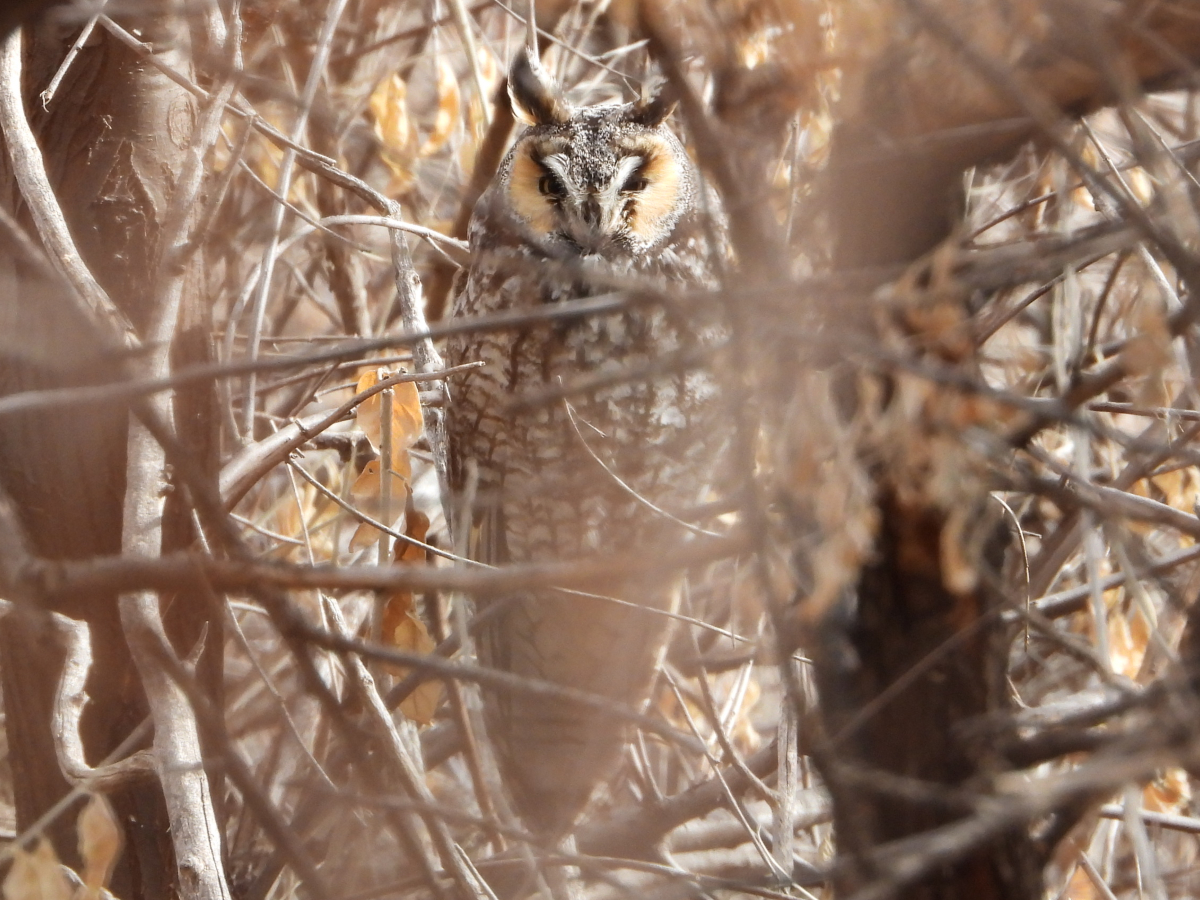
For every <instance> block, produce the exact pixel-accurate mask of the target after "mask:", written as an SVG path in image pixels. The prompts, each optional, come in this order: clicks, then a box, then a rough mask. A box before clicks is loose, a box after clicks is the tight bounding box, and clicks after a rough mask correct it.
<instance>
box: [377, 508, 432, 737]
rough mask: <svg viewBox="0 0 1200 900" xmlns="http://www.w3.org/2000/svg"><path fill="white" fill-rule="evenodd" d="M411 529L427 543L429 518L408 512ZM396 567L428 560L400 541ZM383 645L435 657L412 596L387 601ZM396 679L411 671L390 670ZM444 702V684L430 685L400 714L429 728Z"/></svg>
mask: <svg viewBox="0 0 1200 900" xmlns="http://www.w3.org/2000/svg"><path fill="white" fill-rule="evenodd" d="M407 522H408V527H407V528H406V529H405V532H404V533H405V534H407V535H408V536H409V537H410V538H412V539H413V540H417V541H421V542H424V541H425V536H426V535H427V534H428V533H429V517H428V516H426V515H425V514H424V513H422V512H418V511H416V510H409V511H408V514H407ZM395 559H396V564H397V565H405V564H407V565H421V564H424V563H425V561H426V559H427V554H426V551H425V550H424V549H423V548H421V547H417V546H414V545H413V544H410V543H408V542H407V541H397V542H396V550H395ZM381 630H382V632H383V635H382V636H383V642H384V643H385V644H387V645H388V646H391V647H395V648H396V649H397V650H407V651H409V652H411V653H432V652H433V650H434V648H435V647H436V646H437V645H436V644H435V643H434V641H433V638H432V637H430V635H429V629H428V628H426V627H425V623H424V622H422V621H421V618H420V616H418V615H417V611H416V609H415V604H414V603H413V595H412V593H411V592H409V591H400V592H398V593H395V594H392V596H390V597H389V598H388V601H387V604H386V605H385V606H384V609H383V627H382V629H381ZM388 671H390V672H391V673H392V674H393V675H394V676H395V677H396V678H398V679H402V678H404V677H405V676H407V675H408V669H406V668H404V667H402V666H388ZM441 702H442V683H441V682H440V681H427V682H425V683H424V684H422V685H421V686H420V687H418V688H417V689H416V690H415V691H413V692H412V693H411V694H409V695H408V697H406V698H405V699H404V702H403V703H401V704H400V711H401V712H403V713H404V715H406V716H408V718H410V719H412V720H413V721H414V722H416V723H417V724H418V725H428V724H430V723H431V722H432V721H433V715H434V713H436V712H437V708H438V705H439V704H440V703H441Z"/></svg>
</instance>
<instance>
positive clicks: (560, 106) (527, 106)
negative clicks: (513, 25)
mask: <svg viewBox="0 0 1200 900" xmlns="http://www.w3.org/2000/svg"><path fill="white" fill-rule="evenodd" d="M508 100H509V102H510V103H511V104H512V111H513V115H514V116H516V118H517V121H519V122H522V123H523V124H525V125H561V124H563V123H564V122H566V121H567V120H568V119H569V118H570V117H571V109H570V107H569V106H567V102H566V100H564V99H563V95H562V90H561V89H560V88H559V86H558V85H557V84H555V83H554V80H553V79H552V78H550V76H549V75H547V74H546V70H545V69H543V68H542V64H541V62H539V61H538V60H537V59H536V58H534V57H533V56H531V55H530V53H529V51H528V50H522V51H521V52H520V53H518V54H517V57H516V59H514V60H513V63H512V68H511V69H510V70H509V73H508Z"/></svg>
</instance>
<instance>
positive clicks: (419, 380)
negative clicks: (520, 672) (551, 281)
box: [0, 0, 1200, 900]
mask: <svg viewBox="0 0 1200 900" xmlns="http://www.w3.org/2000/svg"><path fill="white" fill-rule="evenodd" d="M110 6H111V8H105V9H101V8H100V7H98V6H97V7H92V6H85V5H82V4H81V5H79V6H69V5H68V6H65V7H60V8H58V9H57V10H55V11H51V12H47V13H44V14H43V15H41V16H40V17H37V18H35V19H31V20H29V21H28V22H27V24H26V26H25V37H24V44H23V49H22V45H21V44H19V43H17V38H15V37H9V38H8V43H7V44H6V45H5V49H4V51H3V65H4V68H3V70H2V71H0V92H2V93H3V96H2V97H0V120H2V121H0V125H2V126H3V134H4V151H5V152H4V155H3V161H2V162H0V171H3V178H4V193H3V195H0V196H2V197H3V201H4V202H3V207H2V208H3V212H4V215H3V217H2V218H0V242H2V244H3V254H4V255H3V259H4V266H3V273H4V274H3V278H4V281H3V284H4V287H3V289H2V291H0V394H2V395H3V396H0V488H2V493H0V595H3V597H4V598H5V599H6V600H7V601H8V602H9V605H10V608H11V612H10V613H9V614H8V615H7V617H6V618H5V619H4V620H3V627H2V633H0V671H2V675H3V690H4V700H5V710H6V735H7V742H8V748H9V770H10V772H11V775H10V776H6V777H5V780H6V781H9V782H10V783H11V786H12V804H13V808H14V815H15V822H16V834H15V836H14V838H13V839H12V840H11V841H10V842H9V844H8V847H7V849H6V850H4V851H3V857H4V860H5V863H6V864H7V863H9V862H11V866H10V868H9V876H8V880H7V881H6V882H5V885H4V891H5V896H6V897H8V898H11V900H26V898H33V897H44V898H49V897H55V898H58V897H68V896H73V895H75V892H76V891H77V890H81V891H82V890H86V891H91V892H93V894H94V892H96V891H98V890H99V889H100V885H101V883H103V884H105V885H107V886H108V887H109V889H111V891H112V893H113V894H114V895H115V896H118V897H120V898H122V900H134V898H138V897H147V898H152V897H153V898H156V897H168V896H181V897H188V898H191V897H204V898H208V897H228V896H234V897H238V898H281V897H289V896H293V895H294V896H306V897H313V898H332V897H340V898H356V900H357V898H361V900H366V898H373V897H399V896H403V897H414V898H415V897H426V896H435V897H450V896H455V897H458V896H462V897H480V898H483V897H499V898H515V897H519V896H526V895H528V894H530V893H533V892H537V891H540V892H542V893H543V894H552V895H555V896H556V897H557V896H559V895H566V894H571V895H578V896H587V897H589V898H596V900H599V898H609V897H613V898H617V897H622V896H631V895H636V896H650V897H656V898H664V900H665V898H672V897H685V896H686V897H690V896H717V895H721V896H734V895H737V896H741V895H746V896H762V897H781V896H788V897H809V896H833V895H836V896H839V897H853V898H855V900H867V898H876V897H879V898H882V897H904V898H926V897H972V898H991V897H995V898H1000V897H1005V898H1017V897H1030V898H1032V897H1039V896H1051V897H1065V898H1071V900H1088V898H1093V897H1097V898H1099V897H1113V896H1117V897H1135V896H1136V897H1141V896H1151V897H1154V898H1165V897H1187V896H1193V895H1194V894H1195V893H1196V892H1197V890H1198V889H1200V888H1198V885H1200V881H1198V879H1197V869H1196V861H1195V857H1196V846H1197V845H1196V834H1197V833H1200V818H1198V817H1195V816H1194V815H1193V800H1192V796H1191V793H1192V787H1191V786H1192V776H1191V775H1190V772H1192V771H1194V768H1195V766H1196V765H1197V761H1198V759H1200V756H1198V750H1197V724H1196V723H1197V722H1200V706H1198V703H1197V698H1196V687H1195V679H1196V677H1197V673H1196V666H1197V664H1198V661H1197V658H1196V653H1197V643H1196V641H1197V635H1196V633H1195V629H1196V627H1197V626H1196V621H1195V613H1194V609H1195V598H1196V595H1197V584H1196V583H1195V582H1196V578H1197V575H1198V574H1200V569H1198V568H1197V566H1196V561H1197V559H1198V558H1200V551H1198V550H1197V549H1196V546H1195V545H1196V541H1197V538H1198V537H1200V519H1198V518H1197V494H1198V491H1200V475H1198V474H1197V473H1198V469H1197V467H1196V466H1197V457H1196V449H1195V448H1196V441H1195V438H1196V435H1197V432H1198V431H1200V395H1198V394H1197V390H1198V388H1197V383H1196V380H1195V373H1194V371H1193V370H1194V369H1195V367H1197V366H1200V352H1198V351H1200V344H1198V342H1197V341H1198V333H1197V328H1196V322H1197V318H1198V313H1200V305H1197V304H1198V303H1200V295H1198V292H1200V255H1198V254H1200V215H1198V213H1197V199H1198V198H1200V183H1198V182H1197V181H1196V177H1197V174H1196V173H1197V160H1198V159H1200V152H1197V148H1198V147H1200V117H1198V116H1197V111H1198V110H1200V107H1198V106H1197V97H1196V94H1195V85H1196V80H1195V79H1196V74H1195V72H1196V70H1195V66H1194V61H1195V60H1197V59H1200V24H1198V23H1200V4H1196V3H1194V2H1190V0H1175V2H1169V3H1163V4H1153V5H1138V4H1134V3H1132V2H1130V3H1117V4H1108V5H1101V4H1097V3H1087V2H1076V0H1044V2H1038V0H1028V2H1020V3H1016V2H1013V3H1005V2H1000V0H996V2H992V3H989V4H985V5H983V6H980V5H979V4H967V3H959V2H956V0H892V2H873V3H868V2H863V0H822V2H816V0H811V2H810V0H713V2H693V0H674V2H661V3H659V2H652V0H642V2H634V0H612V2H608V3H593V2H570V0H562V2H547V3H544V4H539V6H538V11H537V14H538V20H539V24H540V25H541V27H542V28H543V29H544V32H545V34H544V35H543V39H542V40H543V49H544V61H545V63H546V65H547V67H548V68H549V69H550V70H551V71H552V72H553V73H554V74H555V75H556V76H557V77H558V78H559V79H560V80H561V81H562V82H563V83H564V84H566V85H567V86H569V88H570V90H571V93H572V96H573V97H574V98H576V99H578V100H581V101H584V100H586V101H598V100H604V99H630V98H632V97H634V96H636V95H637V93H638V92H639V91H640V89H641V86H642V85H643V83H644V82H645V81H646V80H647V79H650V78H665V79H666V81H667V82H668V83H669V84H670V85H671V87H672V89H673V90H674V91H675V92H676V93H677V94H678V96H679V107H678V112H677V113H676V120H677V121H678V124H679V130H680V133H681V134H682V135H683V136H684V139H685V141H686V142H687V145H688V147H689V149H690V150H691V151H692V152H693V153H694V155H695V157H696V159H697V160H698V162H699V164H700V165H701V167H702V168H703V170H704V172H705V174H706V177H708V178H709V180H710V181H711V183H712V184H713V185H714V186H715V187H716V188H717V190H718V191H719V192H720V193H721V195H722V198H723V201H724V203H725V205H726V207H727V210H728V214H729V220H730V237H731V241H732V243H733V245H734V250H735V256H736V261H735V262H734V263H733V265H732V268H731V270H730V272H729V274H728V277H727V278H726V280H725V283H724V284H723V286H722V287H721V289H720V290H718V291H716V292H713V293H712V294H711V295H705V296H699V295H697V294H696V293H695V292H692V294H691V295H679V294H678V293H676V294H671V293H669V292H668V293H666V294H663V293H662V292H661V291H659V290H658V289H656V288H655V286H653V285H640V284H631V285H628V286H626V287H625V288H624V289H623V290H622V291H619V292H617V293H616V294H614V295H612V296H611V297H610V298H609V299H608V300H606V301H605V302H608V303H613V304H618V305H619V304H624V303H632V302H643V303H665V304H671V303H692V304H697V305H707V307H709V308H711V309H712V310H713V312H712V315H713V318H714V321H715V322H718V323H719V325H720V327H721V328H723V329H726V331H727V333H728V335H729V337H728V340H727V341H725V342H724V343H723V344H722V345H721V347H720V348H719V349H718V350H717V351H715V352H713V353H711V354H708V355H705V356H704V357H703V358H700V359H696V358H680V359H668V360H664V361H663V366H664V367H665V368H666V369H672V368H686V367H696V366H701V367H704V368H706V369H707V370H709V371H710V372H712V373H714V374H715V375H717V376H718V377H719V378H720V379H721V381H722V384H723V386H724V388H725V390H726V392H727V394H728V395H729V396H730V397H732V398H734V399H733V402H731V403H730V405H729V409H728V412H727V415H728V423H727V424H728V425H729V427H730V428H731V431H733V432H734V433H736V435H737V453H736V454H734V461H733V463H732V464H731V470H730V471H729V472H726V473H721V477H720V478H719V479H714V481H717V482H719V483H720V484H721V485H722V486H723V487H722V490H721V491H720V492H714V494H713V496H712V497H711V498H710V502H709V503H708V504H707V505H706V506H705V507H704V508H702V509H698V510H691V511H688V515H689V516H690V519H689V521H690V522H691V523H692V524H693V525H694V526H699V527H700V528H701V529H702V530H703V531H704V532H705V534H704V535H703V536H702V537H700V538H694V539H689V540H680V539H679V535H678V534H677V530H674V529H666V528H664V539H663V542H662V544H661V545H660V546H657V547H654V548H647V551H646V552H645V553H643V554H635V555H632V556H630V557H627V558H621V559H611V558H582V559H578V558H577V559H563V560H561V561H559V562H556V563H553V564H542V565H523V566H522V565H517V566H511V567H507V568H501V569H488V568H485V567H481V566H478V565H474V564H472V563H470V561H469V560H466V559H464V553H463V548H464V546H465V544H464V542H463V541H464V538H463V536H461V535H451V534H449V533H448V529H447V526H446V520H447V519H446V515H445V509H444V506H443V503H449V499H448V498H447V496H446V494H445V491H444V485H445V483H444V468H443V467H442V463H443V461H444V452H445V447H444V443H443V435H442V431H441V424H440V423H441V411H442V409H444V407H445V404H446V403H452V402H453V397H454V383H455V378H456V377H459V376H460V375H461V374H462V373H461V372H456V371H442V370H441V366H440V359H439V356H438V349H437V348H438V346H439V341H440V338H441V337H443V336H444V335H445V334H447V333H448V332H449V330H451V329H454V328H504V327H514V326H515V325H518V324H520V323H518V322H506V321H490V322H464V321H457V320H449V319H447V318H446V317H445V315H444V313H445V310H446V298H447V295H448V292H449V290H450V282H451V278H452V277H453V274H454V272H455V271H456V270H457V269H458V268H459V267H461V266H462V265H463V264H464V262H465V260H466V258H467V256H466V254H467V250H466V245H465V243H464V239H465V237H466V230H465V229H466V222H467V217H468V216H469V213H470V210H471V208H472V205H473V203H474V200H475V198H477V197H478V195H479V193H480V191H481V190H482V188H483V187H484V186H485V185H486V184H487V183H488V181H489V180H490V177H491V175H492V174H493V173H494V171H495V167H496V165H497V163H498V161H499V159H500V157H501V156H502V154H503V151H504V149H505V147H506V145H507V143H508V141H509V140H510V138H511V132H512V114H511V111H510V110H509V108H508V104H507V99H506V93H505V91H504V72H505V70H506V67H507V65H508V62H509V60H510V59H511V58H512V57H513V54H514V52H515V51H516V49H517V48H518V47H519V46H520V45H521V42H522V41H523V39H524V25H523V20H522V17H523V16H524V14H525V10H524V9H523V8H520V7H519V8H517V9H510V8H509V7H508V6H507V5H506V2H503V0H485V2H480V3H475V4H471V3H468V2H466V0H447V2H446V3H444V4H443V3H416V2H404V0H397V2H391V3H387V4H384V3H380V2H377V0H330V2H328V3H324V4H314V3H301V2H298V0H287V2H279V3H267V2H243V3H240V4H239V3H220V4H218V3H189V4H180V5H177V6H174V7H171V8H169V9H167V8H166V7H160V6H159V5H144V6H143V5H139V4H137V3H132V4H131V3H117V2H116V0H112V3H111V4H110ZM4 15H7V13H5V14H4ZM6 23H7V20H6V19H4V18H3V17H2V16H0V24H6ZM81 27H82V28H84V31H85V33H84V34H83V35H81V34H80V29H81ZM73 42H78V43H79V45H80V46H79V50H78V54H77V55H76V54H74V53H73V52H69V48H71V46H72V43H73ZM22 123H27V124H22ZM593 312H595V310H593ZM587 313H588V310H587V309H584V310H582V311H580V310H573V309H565V310H555V309H551V308H547V310H546V312H545V315H546V317H549V318H553V317H555V316H564V315H586V314H587ZM629 377H630V378H637V377H646V373H637V372H631V373H629ZM560 399H561V398H559V397H554V398H544V397H543V398H532V399H531V401H530V402H531V403H537V402H557V401H558V400H560ZM513 415H514V423H517V424H518V425H519V421H520V420H519V415H518V413H517V412H514V413H513ZM617 463H618V467H619V460H618V461H617ZM440 468H442V471H441V472H439V469H440ZM705 474H706V475H707V474H709V473H705ZM439 476H442V477H439ZM598 477H599V476H598ZM617 571H619V572H620V574H621V576H622V577H628V576H629V574H630V573H642V574H644V577H645V578H647V579H649V578H652V577H655V576H656V575H660V574H661V573H662V572H680V571H685V572H686V573H687V590H686V592H685V603H684V606H683V608H682V609H681V610H680V613H679V615H678V619H679V621H678V622H677V623H676V625H675V631H674V637H673V639H672V643H671V645H670V647H669V649H668V652H667V654H666V657H665V661H664V663H663V665H662V668H661V671H660V673H659V675H658V679H657V682H656V686H655V693H654V697H653V699H652V701H651V703H650V705H649V706H648V708H646V709H645V710H637V709H632V708H623V707H615V706H614V705H613V704H611V703H606V702H604V701H602V700H601V699H600V698H596V697H592V696H588V695H580V696H577V697H575V698H574V699H575V700H576V701H578V702H580V703H583V704H585V705H590V706H591V707H592V708H593V709H594V711H595V714H596V715H598V716H605V717H608V719H609V720H611V721H612V723H613V724H612V727H614V728H626V729H628V731H629V734H630V743H629V746H628V750H627V753H626V757H625V760H624V761H623V763H622V768H621V770H620V772H619V773H618V774H617V775H616V776H615V777H614V778H613V779H612V780H611V782H610V783H609V784H608V785H607V786H606V787H605V789H604V790H603V791H602V792H601V793H600V794H599V795H598V796H597V798H596V800H595V801H594V803H593V805H592V807H591V808H590V809H589V811H588V813H587V815H586V817H585V818H584V819H583V820H582V821H581V822H580V823H579V825H578V827H577V829H576V832H575V836H574V840H573V842H571V843H567V844H564V845H561V846H545V845H543V844H540V843H539V842H538V841H537V840H535V839H532V838H531V837H530V835H528V834H527V833H525V831H524V829H523V828H522V826H521V824H520V823H519V821H517V820H516V819H515V818H514V817H513V816H512V814H511V812H509V810H508V804H507V802H506V800H505V797H504V792H503V789H502V787H501V786H500V784H499V783H498V781H497V777H496V774H495V764H494V762H493V760H492V758H491V753H490V750H489V747H488V744H487V737H486V733H485V732H484V731H483V730H482V729H481V727H480V718H479V702H480V701H479V696H480V690H481V688H483V687H486V688H488V689H490V690H499V691H534V692H538V691H541V692H543V694H544V695H547V696H548V695H550V694H552V693H553V692H554V691H555V688H554V686H553V685H546V684H542V683H534V682H529V681H526V680H522V679H518V678H514V677H513V676H508V675H506V674H505V673H498V672H494V671H491V670H488V669H485V668H481V667H480V666H478V665H477V664H476V663H475V661H474V659H473V657H472V655H471V654H470V653H469V646H470V643H471V616H472V610H473V607H472V606H471V603H470V601H471V599H472V598H474V597H486V596H496V595H502V594H504V593H505V592H511V591H514V590H517V589H520V588H522V587H529V586H553V587H556V588H561V589H565V590H576V591H584V592H590V593H593V594H601V595H602V594H603V593H604V590H605V584H606V583H607V582H611V580H612V578H613V577H614V572H617ZM78 623H83V625H84V626H86V627H80V626H79V624H78ZM80 635H83V636H84V637H85V638H86V639H87V640H81V639H80ZM88 644H90V650H89V649H87V647H88ZM464 647H466V648H467V650H465V651H464V649H463V648H464ZM64 668H65V670H66V671H67V672H68V673H73V677H68V678H63V680H62V682H61V685H62V687H61V688H60V690H59V691H58V693H57V695H56V694H55V691H54V689H53V686H54V685H55V684H58V683H59V673H60V671H63V670H64ZM85 680H86V686H84V681H85ZM84 690H86V696H85V695H84ZM151 735H153V737H151ZM134 751H146V752H137V753H134ZM89 792H91V793H93V794H96V795H98V794H100V793H103V794H106V795H108V796H109V797H110V798H111V801H112V807H113V809H114V810H115V816H106V815H105V813H104V809H105V808H106V807H105V805H104V804H101V803H99V802H98V801H93V802H92V803H89V804H88V806H87V811H86V813H85V818H84V819H81V823H86V824H80V825H79V826H78V828H76V825H75V824H74V823H75V819H76V816H77V815H78V814H79V809H80V808H81V806H82V804H81V803H80V799H79V798H81V797H83V796H84V795H86V794H88V793H89ZM64 796H66V797H68V800H67V802H59V801H60V800H61V799H62V798H63V797H64ZM112 822H115V823H117V824H118V825H119V830H120V831H121V832H123V842H124V849H123V851H122V852H121V855H120V856H119V857H115V858H114V856H113V853H114V852H116V849H117V846H118V844H119V842H115V838H114V837H113V836H112V835H111V834H110V830H111V829H110V827H109V826H110V825H111V823H112ZM42 835H45V836H46V837H47V838H48V839H49V841H51V842H52V844H53V847H54V850H55V851H57V856H54V855H52V854H51V852H50V849H49V848H50V846H51V843H50V842H47V843H44V844H36V839H37V838H38V837H40V836H42ZM77 838H78V840H79V841H80V842H85V843H86V842H88V841H90V843H87V846H86V847H83V846H78V847H77V845H76V841H77ZM835 838H836V839H835ZM98 844H99V846H98ZM35 845H36V846H35ZM58 859H61V860H62V861H63V863H65V864H66V866H69V867H70V868H71V869H72V870H73V871H75V872H79V873H80V879H81V883H83V884H84V885H85V887H80V888H77V887H76V885H75V884H74V883H72V880H71V878H70V877H68V875H67V874H66V873H65V871H64V869H62V868H60V867H59V863H58V861H57V860H58ZM80 879H77V880H80ZM90 895H91V894H89V896H90Z"/></svg>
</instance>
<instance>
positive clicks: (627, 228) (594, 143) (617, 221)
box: [497, 54, 697, 259]
mask: <svg viewBox="0 0 1200 900" xmlns="http://www.w3.org/2000/svg"><path fill="white" fill-rule="evenodd" d="M522 60H523V61H524V63H523V64H522ZM509 83H510V93H511V96H512V100H513V108H514V110H515V111H516V113H517V115H518V117H519V118H520V119H521V120H522V121H524V122H525V123H526V124H527V125H529V127H528V128H527V129H526V130H525V131H524V133H523V134H522V135H521V136H520V137H519V138H518V140H517V142H516V144H515V145H514V147H513V149H512V151H511V153H510V154H509V156H508V158H507V159H506V160H505V162H504V165H503V166H502V167H501V170H500V173H499V179H498V181H499V183H498V185H497V189H498V191H499V192H500V193H501V194H502V197H503V201H504V203H505V205H506V206H507V209H508V211H509V213H510V214H511V215H512V216H513V217H514V218H515V219H516V220H517V223H518V225H519V227H520V228H521V229H522V230H523V231H524V232H525V235H526V237H527V239H529V240H531V241H532V242H533V243H534V244H535V245H536V246H538V247H540V248H541V249H542V250H543V251H545V252H547V253H549V254H551V255H579V256H592V257H601V258H607V259H617V258H622V257H629V256H632V255H636V254H641V253H646V252H648V251H651V250H654V249H655V248H656V247H658V246H659V245H660V244H662V243H663V242H664V241H666V240H667V239H668V238H669V237H670V236H671V234H672V232H673V231H674V229H675V226H676V225H677V224H678V223H679V220H680V219H681V218H682V217H683V216H684V215H685V214H687V213H688V212H690V211H692V209H693V206H694V202H695V201H694V198H695V193H696V188H695V186H696V183H697V182H696V177H695V174H694V171H693V168H692V164H691V161H690V160H689V159H688V156H687V154H686V152H685V151H684V149H683V146H682V145H681V144H680V143H679V140H678V139H677V138H676V137H675V136H674V135H673V134H672V133H671V132H670V131H669V130H668V129H667V128H666V127H665V126H664V125H663V124H662V122H663V120H664V119H665V118H666V116H667V114H668V113H669V112H670V108H671V106H670V104H668V103H666V102H664V101H662V100H661V99H660V98H650V99H648V100H644V101H640V102H637V103H630V104H624V105H608V106H594V107H588V108H584V109H572V108H571V107H569V106H567V105H566V103H565V102H563V100H562V99H561V95H560V94H559V93H558V91H557V88H556V87H554V86H553V85H552V84H551V83H549V82H548V80H546V79H545V78H544V77H543V76H541V74H540V73H539V72H538V71H537V70H536V69H534V67H533V66H531V65H530V63H529V59H528V57H527V56H526V55H525V54H521V55H520V56H519V57H518V62H517V63H516V64H514V66H513V72H512V75H511V76H510V81H509Z"/></svg>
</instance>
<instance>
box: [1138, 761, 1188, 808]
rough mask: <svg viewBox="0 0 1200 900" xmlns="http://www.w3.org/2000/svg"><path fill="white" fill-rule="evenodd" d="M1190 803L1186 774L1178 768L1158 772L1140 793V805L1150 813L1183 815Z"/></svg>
mask: <svg viewBox="0 0 1200 900" xmlns="http://www.w3.org/2000/svg"><path fill="white" fill-rule="evenodd" d="M1191 801H1192V788H1191V785H1190V783H1189V781H1188V774H1187V772H1185V771H1184V770H1183V769H1179V768H1174V769H1167V770H1165V771H1163V772H1160V773H1159V775H1158V777H1157V778H1155V779H1154V780H1153V781H1152V782H1150V783H1149V784H1148V785H1146V787H1145V789H1144V790H1143V791H1142V803H1143V804H1144V805H1145V807H1146V809H1148V810H1150V811H1151V812H1162V813H1175V814H1178V813H1184V812H1185V811H1186V809H1187V807H1188V805H1189V804H1190V803H1191Z"/></svg>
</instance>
